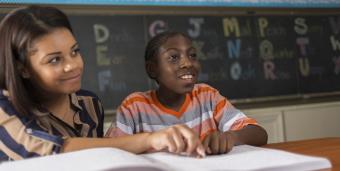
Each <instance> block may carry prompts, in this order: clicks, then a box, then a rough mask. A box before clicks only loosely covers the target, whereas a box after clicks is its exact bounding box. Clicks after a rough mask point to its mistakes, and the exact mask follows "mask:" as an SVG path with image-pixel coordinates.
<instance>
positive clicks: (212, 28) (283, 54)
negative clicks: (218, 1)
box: [68, 13, 340, 110]
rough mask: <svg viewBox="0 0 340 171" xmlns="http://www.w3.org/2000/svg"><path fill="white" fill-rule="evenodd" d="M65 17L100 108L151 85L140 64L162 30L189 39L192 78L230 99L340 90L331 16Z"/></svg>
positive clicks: (336, 25) (339, 20)
mask: <svg viewBox="0 0 340 171" xmlns="http://www.w3.org/2000/svg"><path fill="white" fill-rule="evenodd" d="M68 15H69V17H70V20H71V24H72V26H73V28H74V32H75V36H76V38H77V40H78V42H79V45H80V48H81V53H82V56H83V58H84V61H85V71H84V76H83V83H82V86H83V88H84V89H89V90H92V91H94V92H95V93H96V94H98V96H99V97H100V98H101V99H102V101H103V104H104V107H105V109H107V110H113V109H115V108H116V107H117V106H118V105H119V104H120V102H121V101H122V100H123V99H124V98H125V97H126V96H127V95H129V94H130V93H132V92H135V91H146V90H148V89H153V88H155V87H156V84H155V83H154V82H153V81H151V80H150V79H148V77H147V75H146V72H145V70H144V57H143V55H144V48H145V45H146V43H147V41H148V40H149V39H150V38H152V37H153V36H154V35H156V34H158V33H160V32H163V31H165V30H174V31H181V32H184V33H186V34H188V35H189V36H190V37H191V38H192V39H193V45H194V46H195V47H196V49H197V52H198V58H199V60H200V62H201V65H202V71H201V73H200V76H199V81H200V82H204V83H208V84H209V85H211V86H213V87H215V88H217V89H218V90H219V91H220V93H221V94H222V95H224V96H226V97H227V98H229V99H235V100H240V99H250V100H256V99H259V98H265V97H277V98H280V97H284V96H290V95H293V96H302V95H305V94H314V93H325V92H327V93H330V92H339V91H340V16H337V15H324V14H320V15H317V14H314V15H305V14H304V15H299V14H294V15H288V14H282V15H277V14H275V15H269V14H268V15H256V14H249V15H222V14H221V15H214V16H211V15H206V16H204V15H202V16H199V15H192V16H190V15H175V14H163V15H150V14H148V15H146V14H145V15H143V14H141V15H128V14H126V15H124V14H119V15H118V14H116V15H110V14H107V15H103V14H102V15H95V14H93V13H92V14H68Z"/></svg>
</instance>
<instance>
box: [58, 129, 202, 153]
mask: <svg viewBox="0 0 340 171" xmlns="http://www.w3.org/2000/svg"><path fill="white" fill-rule="evenodd" d="M96 147H115V148H120V149H122V150H126V151H129V152H132V153H137V154H138V153H143V152H146V151H148V150H150V149H154V150H156V151H160V150H164V149H166V150H168V151H169V152H173V153H181V152H186V153H188V154H191V153H197V154H198V155H200V156H204V155H205V153H204V148H203V146H202V144H201V142H200V140H199V138H198V136H197V135H196V134H195V133H194V132H193V131H192V130H191V129H190V128H188V127H187V126H185V125H174V126H171V127H169V128H166V129H163V130H160V131H157V132H152V133H140V134H134V135H128V136H122V137H116V138H68V139H66V140H65V142H64V145H63V148H62V152H69V151H76V150H81V149H88V148H96Z"/></svg>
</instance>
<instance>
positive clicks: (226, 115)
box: [213, 91, 257, 132]
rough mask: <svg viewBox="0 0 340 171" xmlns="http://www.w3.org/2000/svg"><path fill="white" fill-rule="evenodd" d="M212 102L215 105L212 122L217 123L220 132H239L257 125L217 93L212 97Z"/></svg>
mask: <svg viewBox="0 0 340 171" xmlns="http://www.w3.org/2000/svg"><path fill="white" fill-rule="evenodd" d="M213 101H214V102H215V104H216V106H215V110H214V114H213V115H214V120H215V121H216V122H217V123H218V129H219V130H220V131H222V132H225V131H228V130H240V129H242V128H243V127H245V126H247V125H249V124H254V125H257V122H256V120H255V119H252V118H249V117H247V116H246V115H245V114H244V113H243V112H242V111H240V110H238V109H236V108H235V107H234V106H233V105H232V104H231V103H230V102H229V101H228V100H227V99H226V98H225V97H223V96H222V95H221V94H220V93H219V92H218V91H216V93H215V95H214V96H213Z"/></svg>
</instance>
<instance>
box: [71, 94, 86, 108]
mask: <svg viewBox="0 0 340 171" xmlns="http://www.w3.org/2000/svg"><path fill="white" fill-rule="evenodd" d="M70 100H71V105H72V106H73V107H75V108H77V109H78V110H83V108H82V107H81V106H80V104H79V101H78V97H77V95H76V94H75V93H72V94H71V95H70Z"/></svg>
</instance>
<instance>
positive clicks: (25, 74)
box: [16, 62, 31, 79]
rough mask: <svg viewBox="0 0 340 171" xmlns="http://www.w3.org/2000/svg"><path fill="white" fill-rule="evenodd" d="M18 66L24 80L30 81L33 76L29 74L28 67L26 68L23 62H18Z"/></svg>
mask: <svg viewBox="0 0 340 171" xmlns="http://www.w3.org/2000/svg"><path fill="white" fill-rule="evenodd" d="M16 64H17V69H18V71H19V74H20V75H21V77H22V78H24V79H28V78H30V77H31V74H30V73H29V72H28V69H27V67H25V66H24V65H23V64H22V63H21V62H16Z"/></svg>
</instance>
